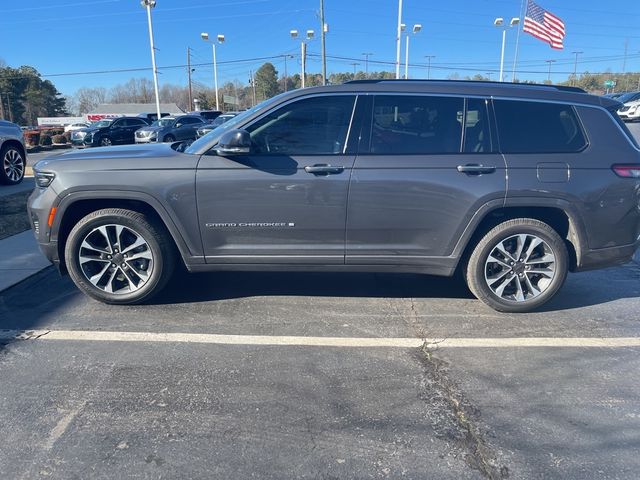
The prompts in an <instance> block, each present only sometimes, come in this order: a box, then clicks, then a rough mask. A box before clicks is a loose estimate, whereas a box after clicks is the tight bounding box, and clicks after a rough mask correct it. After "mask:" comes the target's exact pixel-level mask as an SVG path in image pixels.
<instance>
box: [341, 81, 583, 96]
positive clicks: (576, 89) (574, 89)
mask: <svg viewBox="0 0 640 480" xmlns="http://www.w3.org/2000/svg"><path fill="white" fill-rule="evenodd" d="M383 82H385V83H386V82H412V83H470V84H473V85H478V84H487V85H501V86H503V87H506V86H517V87H528V86H530V87H542V88H549V89H554V90H559V91H562V92H574V93H587V92H586V91H585V90H583V89H582V88H579V87H569V86H565V85H547V84H544V83H513V82H496V81H491V80H426V79H420V78H411V79H404V78H379V79H371V80H348V81H346V82H344V83H383Z"/></svg>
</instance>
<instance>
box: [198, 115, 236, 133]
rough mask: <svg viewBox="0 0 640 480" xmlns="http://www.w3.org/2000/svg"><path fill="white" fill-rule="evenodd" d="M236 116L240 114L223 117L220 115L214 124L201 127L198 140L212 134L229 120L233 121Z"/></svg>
mask: <svg viewBox="0 0 640 480" xmlns="http://www.w3.org/2000/svg"><path fill="white" fill-rule="evenodd" d="M236 115H238V114H237V113H225V114H223V115H220V116H219V117H218V118H216V119H215V120H214V121H213V122H211V123H207V124H206V125H204V126H202V127H200V128H199V129H198V130H197V131H196V138H200V137H203V136H204V135H206V134H207V133H209V132H211V131H212V130H213V129H214V128H217V127H219V126H220V125H222V124H223V123H225V122H228V121H229V120H231V119H232V118H233V117H235V116H236Z"/></svg>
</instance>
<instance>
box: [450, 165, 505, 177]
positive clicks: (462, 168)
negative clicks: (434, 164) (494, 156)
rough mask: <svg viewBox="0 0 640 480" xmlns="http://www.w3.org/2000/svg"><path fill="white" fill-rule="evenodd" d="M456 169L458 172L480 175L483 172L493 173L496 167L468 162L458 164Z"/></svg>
mask: <svg viewBox="0 0 640 480" xmlns="http://www.w3.org/2000/svg"><path fill="white" fill-rule="evenodd" d="M458 171H459V172H460V173H466V174H467V175H481V174H483V173H494V172H495V171H496V167H491V166H485V165H478V164H475V163H469V164H467V165H458Z"/></svg>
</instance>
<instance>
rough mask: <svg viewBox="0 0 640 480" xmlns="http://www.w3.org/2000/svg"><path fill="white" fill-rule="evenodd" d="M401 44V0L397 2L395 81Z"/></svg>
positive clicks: (397, 77) (398, 71) (398, 73)
mask: <svg viewBox="0 0 640 480" xmlns="http://www.w3.org/2000/svg"><path fill="white" fill-rule="evenodd" d="M401 42H402V0H398V31H397V33H396V79H399V78H400V43H401Z"/></svg>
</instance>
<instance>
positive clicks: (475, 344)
mask: <svg viewBox="0 0 640 480" xmlns="http://www.w3.org/2000/svg"><path fill="white" fill-rule="evenodd" d="M0 340H9V341H15V340H45V341H51V340H53V341H56V340H66V341H88V342H152V343H209V344H221V345H265V346H308V347H387V348H388V347H391V348H418V347H421V346H423V345H424V344H425V343H426V344H427V345H428V346H430V347H437V348H521V347H538V348H549V347H552V348H560V347H574V348H592V347H598V348H601V347H640V337H606V338H600V337H511V338H499V337H498V338H444V339H443V338H426V339H423V338H367V337H301V336H267V335H217V334H210V333H152V332H113V331H112V332H105V331H91V330H0Z"/></svg>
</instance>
